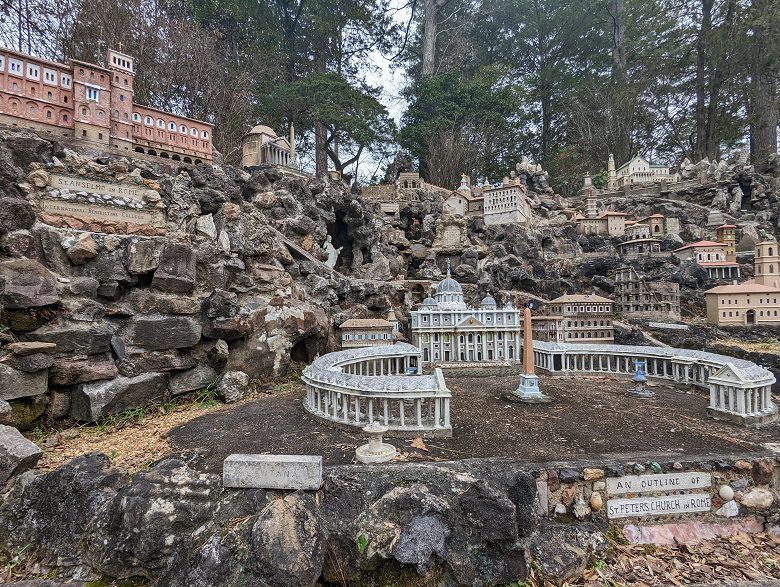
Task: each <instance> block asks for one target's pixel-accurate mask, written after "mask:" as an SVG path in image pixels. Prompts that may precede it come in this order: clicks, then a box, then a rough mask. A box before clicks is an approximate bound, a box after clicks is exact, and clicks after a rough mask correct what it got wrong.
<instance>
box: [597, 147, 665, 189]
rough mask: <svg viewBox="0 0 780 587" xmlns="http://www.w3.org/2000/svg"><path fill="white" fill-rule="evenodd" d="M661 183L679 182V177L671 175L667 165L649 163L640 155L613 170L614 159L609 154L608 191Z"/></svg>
mask: <svg viewBox="0 0 780 587" xmlns="http://www.w3.org/2000/svg"><path fill="white" fill-rule="evenodd" d="M661 181H666V182H676V181H680V176H679V175H678V174H676V173H671V172H670V171H669V166H668V165H656V164H654V163H650V162H649V161H648V160H647V159H645V158H644V157H642V156H641V155H637V156H635V157H634V158H632V159H630V160H629V161H626V162H625V163H624V164H623V165H621V166H620V167H618V168H617V169H615V158H614V156H613V155H612V154H611V153H610V155H609V161H608V163H607V187H608V188H609V189H617V188H621V187H624V186H631V185H635V184H640V183H655V182H661Z"/></svg>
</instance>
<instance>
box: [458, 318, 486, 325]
mask: <svg viewBox="0 0 780 587" xmlns="http://www.w3.org/2000/svg"><path fill="white" fill-rule="evenodd" d="M458 326H459V327H466V326H484V324H483V323H482V322H480V321H479V320H477V319H476V318H474V316H469V317H468V318H466V319H465V320H463V322H461V323H460V324H458Z"/></svg>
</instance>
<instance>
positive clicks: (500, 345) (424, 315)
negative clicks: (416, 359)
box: [411, 267, 522, 363]
mask: <svg viewBox="0 0 780 587" xmlns="http://www.w3.org/2000/svg"><path fill="white" fill-rule="evenodd" d="M411 330H412V344H414V345H415V346H416V347H418V348H419V349H420V350H421V351H422V354H423V361H424V362H426V363H428V362H437V361H445V362H449V361H466V362H474V361H496V360H505V359H517V358H519V354H518V349H519V348H520V346H522V312H521V311H520V310H518V309H517V308H515V307H513V306H512V305H511V304H507V305H506V306H505V307H503V308H499V307H498V306H497V304H496V301H495V300H494V299H493V298H492V297H490V296H487V297H485V299H483V300H482V302H481V304H480V306H479V308H469V307H468V306H467V305H466V303H465V302H464V301H463V289H462V288H461V286H460V284H459V283H458V282H457V281H455V280H454V279H453V278H452V276H451V275H450V271H449V267H448V268H447V277H445V278H444V279H443V280H442V281H441V282H440V283H439V285H438V286H437V287H436V294H435V296H434V297H433V298H431V297H428V298H426V299H425V301H423V303H422V305H421V306H420V307H419V308H418V309H417V310H414V311H412V313H411Z"/></svg>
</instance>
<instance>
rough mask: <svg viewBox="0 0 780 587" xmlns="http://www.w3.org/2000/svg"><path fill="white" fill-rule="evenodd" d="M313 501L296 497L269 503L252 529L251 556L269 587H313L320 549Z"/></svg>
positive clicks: (309, 498)
mask: <svg viewBox="0 0 780 587" xmlns="http://www.w3.org/2000/svg"><path fill="white" fill-rule="evenodd" d="M315 507H316V506H315V504H314V499H313V498H312V497H310V496H305V495H300V494H297V493H293V494H290V495H288V496H286V497H284V498H283V499H274V500H272V501H271V502H270V503H269V504H268V505H267V506H266V507H265V509H264V510H263V511H262V512H260V515H259V516H258V517H257V521H255V523H254V525H253V526H252V537H251V541H252V554H253V555H254V557H255V560H256V563H257V568H258V570H259V575H260V578H261V579H262V581H263V582H264V583H267V584H269V585H280V586H281V585H289V586H290V587H293V586H298V585H315V584H316V583H317V580H318V579H319V577H320V574H321V573H322V562H323V547H322V535H321V534H322V533H321V530H320V525H319V522H318V520H317V517H316V516H315Z"/></svg>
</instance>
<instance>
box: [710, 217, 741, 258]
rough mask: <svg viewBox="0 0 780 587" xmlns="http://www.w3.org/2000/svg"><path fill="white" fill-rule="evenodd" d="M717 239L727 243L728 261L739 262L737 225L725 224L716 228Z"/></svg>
mask: <svg viewBox="0 0 780 587" xmlns="http://www.w3.org/2000/svg"><path fill="white" fill-rule="evenodd" d="M715 240H717V241H718V242H719V243H723V244H724V245H726V261H728V262H729V263H736V262H737V227H736V226H734V225H733V224H723V225H721V226H719V227H718V228H716V229H715Z"/></svg>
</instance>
